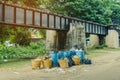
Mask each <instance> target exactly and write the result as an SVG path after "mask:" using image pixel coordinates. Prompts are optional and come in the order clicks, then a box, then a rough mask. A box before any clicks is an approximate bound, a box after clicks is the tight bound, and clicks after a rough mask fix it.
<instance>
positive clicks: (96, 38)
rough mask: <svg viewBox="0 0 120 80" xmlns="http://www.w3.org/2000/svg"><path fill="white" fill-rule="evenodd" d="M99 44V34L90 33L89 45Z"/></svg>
mask: <svg viewBox="0 0 120 80" xmlns="http://www.w3.org/2000/svg"><path fill="white" fill-rule="evenodd" d="M98 45H99V36H98V35H95V34H90V46H98Z"/></svg>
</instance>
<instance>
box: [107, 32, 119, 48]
mask: <svg viewBox="0 0 120 80" xmlns="http://www.w3.org/2000/svg"><path fill="white" fill-rule="evenodd" d="M105 42H106V45H107V46H108V47H111V48H119V34H118V32H117V31H116V30H108V35H107V36H106V40H105Z"/></svg>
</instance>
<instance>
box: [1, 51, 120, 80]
mask: <svg viewBox="0 0 120 80" xmlns="http://www.w3.org/2000/svg"><path fill="white" fill-rule="evenodd" d="M92 62H93V64H92V65H78V66H73V67H71V68H68V69H61V68H52V69H37V70H32V69H31V66H30V64H26V65H25V66H24V67H22V68H20V69H12V70H11V69H7V70H1V71H0V80H120V52H117V51H116V52H114V53H110V54H105V55H102V56H99V57H95V58H92Z"/></svg>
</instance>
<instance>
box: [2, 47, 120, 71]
mask: <svg viewBox="0 0 120 80" xmlns="http://www.w3.org/2000/svg"><path fill="white" fill-rule="evenodd" d="M116 51H120V48H118V49H113V48H104V49H88V53H87V54H86V55H85V57H88V58H93V57H97V56H102V55H106V54H111V53H113V52H116ZM30 64H31V60H30V59H22V60H13V61H10V62H8V63H5V62H4V63H0V69H1V68H4V69H8V68H11V69H16V68H22V67H25V66H30Z"/></svg>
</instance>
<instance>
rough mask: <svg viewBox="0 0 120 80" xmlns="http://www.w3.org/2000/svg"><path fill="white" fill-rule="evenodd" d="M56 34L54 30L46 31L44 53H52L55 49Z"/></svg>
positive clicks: (56, 43)
mask: <svg viewBox="0 0 120 80" xmlns="http://www.w3.org/2000/svg"><path fill="white" fill-rule="evenodd" d="M57 45H58V33H57V31H55V30H47V31H46V51H53V50H56V49H57Z"/></svg>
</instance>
